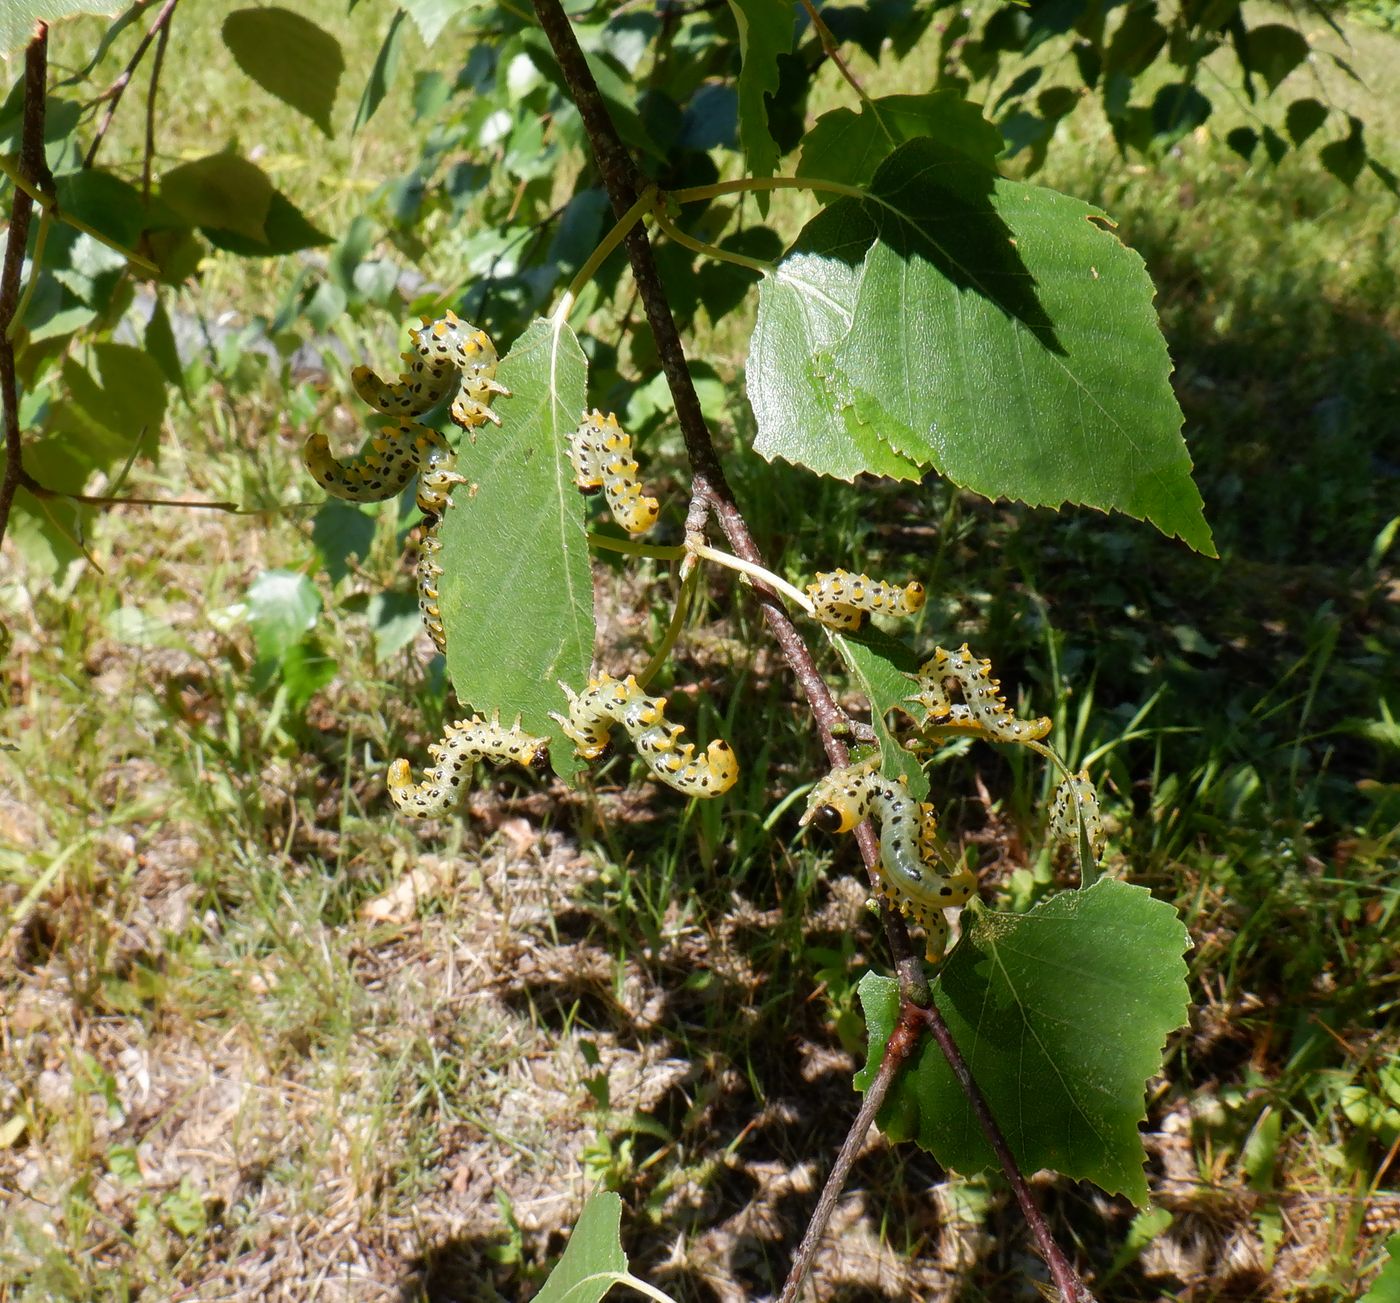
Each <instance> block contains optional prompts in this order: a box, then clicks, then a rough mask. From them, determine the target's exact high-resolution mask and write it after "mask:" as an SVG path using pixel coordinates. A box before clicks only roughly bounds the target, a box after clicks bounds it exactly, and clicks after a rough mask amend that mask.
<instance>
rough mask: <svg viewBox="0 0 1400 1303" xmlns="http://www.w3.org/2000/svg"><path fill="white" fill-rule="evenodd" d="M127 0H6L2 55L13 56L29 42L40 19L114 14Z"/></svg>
mask: <svg viewBox="0 0 1400 1303" xmlns="http://www.w3.org/2000/svg"><path fill="white" fill-rule="evenodd" d="M125 8H126V0H3V3H0V55H3V56H4V57H5V58H7V59H8V58H9V57H10V55H11V54H13V53H15V52H16V51H17V50H20V49H23V47H24V46H26V45H28V44H29V39H30V37H32V36H33V35H34V24H35V23H36V22H46V23H55V22H57V21H58V20H59V19H61V18H72V17H74V16H76V15H78V14H105V15H106V16H107V17H108V18H111V17H114V16H115V15H117V14H119V13H121V11H122V10H123V9H125Z"/></svg>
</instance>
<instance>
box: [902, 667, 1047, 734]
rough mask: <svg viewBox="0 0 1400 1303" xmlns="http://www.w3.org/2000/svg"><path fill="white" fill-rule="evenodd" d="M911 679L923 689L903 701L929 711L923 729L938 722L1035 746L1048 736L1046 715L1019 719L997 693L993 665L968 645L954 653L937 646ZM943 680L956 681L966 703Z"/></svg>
mask: <svg viewBox="0 0 1400 1303" xmlns="http://www.w3.org/2000/svg"><path fill="white" fill-rule="evenodd" d="M910 677H911V678H913V679H914V681H915V682H916V683H917V684H918V685H919V691H918V692H916V693H915V694H914V695H913V696H912V697H906V698H905V700H906V701H912V702H914V703H916V704H917V705H920V706H922V707H923V708H924V710H925V712H927V713H926V716H925V719H924V721H923V724H924V727H928V726H929V725H930V724H937V725H940V726H952V727H955V728H965V729H967V730H969V731H970V732H978V733H982V734H984V735H986V736H987V737H990V738H992V739H993V740H994V741H997V742H1035V741H1038V740H1039V739H1041V738H1043V737H1044V736H1045V735H1046V734H1047V733H1049V732H1050V727H1051V721H1050V718H1049V716H1048V715H1042V716H1041V717H1040V718H1039V719H1021V718H1019V717H1018V716H1017V715H1016V714H1015V712H1014V711H1012V710H1011V708H1010V707H1009V706H1008V705H1007V704H1006V699H1005V698H1004V697H1003V696H1001V694H1000V692H999V691H998V689H999V688H1000V687H1001V682H1000V680H998V679H994V678H992V663H991V661H989V660H978V659H977V657H975V656H974V655H973V654H972V652H971V650H970V649H969V648H968V645H967V644H966V643H963V645H962V646H961V647H960V648H958V650H957V651H955V652H950V651H946V650H945V649H944V648H942V647H935V648H934V651H933V656H932V658H931V659H929V660H927V661H925V662H924V664H923V665H921V666H920V667H919V672H918V674H916V675H911V676H910ZM945 679H954V680H956V681H957V684H958V687H959V689H960V690H961V692H962V701H960V702H955V701H953V700H952V699H951V698H950V697H949V695H948V690H947V688H946V686H945V684H944V680H945Z"/></svg>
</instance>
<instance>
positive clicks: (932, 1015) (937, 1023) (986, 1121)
mask: <svg viewBox="0 0 1400 1303" xmlns="http://www.w3.org/2000/svg"><path fill="white" fill-rule="evenodd" d="M901 1014H902V1015H907V1016H909V1017H915V1016H917V1017H918V1018H919V1019H920V1020H921V1021H922V1022H923V1024H924V1026H925V1027H927V1028H928V1030H929V1033H930V1035H932V1037H933V1039H934V1040H935V1041H937V1042H938V1048H939V1049H940V1050H942V1051H943V1057H944V1058H945V1059H947V1060H948V1066H949V1068H951V1069H952V1071H953V1075H954V1076H955V1077H956V1078H957V1079H958V1085H959V1086H960V1087H961V1088H962V1092H963V1094H964V1095H966V1096H967V1102H968V1103H969V1104H970V1105H971V1106H972V1113H973V1116H974V1117H975V1118H976V1119H977V1125H978V1126H979V1127H980V1128H981V1129H982V1134H983V1136H984V1137H986V1140H987V1143H988V1144H989V1145H990V1146H991V1147H992V1152H993V1153H994V1154H995V1155H996V1156H997V1162H999V1163H1000V1164H1001V1170H1002V1174H1003V1175H1004V1176H1005V1177H1006V1180H1007V1182H1008V1184H1009V1185H1010V1186H1011V1192H1012V1193H1013V1194H1014V1195H1015V1196H1016V1202H1017V1203H1018V1204H1019V1205H1020V1207H1021V1215H1022V1216H1023V1217H1025V1219H1026V1225H1028V1226H1029V1227H1030V1228H1031V1234H1032V1235H1033V1236H1034V1237H1035V1242H1036V1246H1037V1247H1038V1248H1039V1249H1040V1255H1041V1257H1043V1258H1044V1259H1045V1265H1046V1266H1047V1267H1049V1268H1050V1276H1051V1278H1052V1279H1053V1280H1054V1282H1055V1288H1056V1289H1058V1290H1059V1291H1060V1299H1061V1303H1095V1299H1094V1296H1093V1295H1092V1294H1091V1293H1090V1292H1089V1289H1088V1287H1087V1286H1086V1285H1085V1284H1084V1282H1083V1281H1082V1280H1080V1279H1079V1273H1078V1272H1076V1271H1075V1269H1074V1268H1073V1267H1072V1266H1071V1265H1070V1263H1069V1259H1068V1258H1066V1257H1065V1255H1064V1253H1063V1252H1061V1250H1060V1246H1059V1245H1058V1244H1056V1243H1055V1239H1054V1237H1053V1236H1052V1235H1051V1234H1050V1228H1049V1226H1047V1225H1046V1223H1045V1217H1044V1215H1043V1214H1042V1213H1041V1211H1040V1208H1039V1207H1038V1206H1037V1204H1036V1202H1035V1199H1034V1197H1033V1196H1032V1195H1031V1188H1030V1186H1029V1185H1027V1184H1026V1178H1025V1177H1024V1176H1022V1175H1021V1169H1020V1168H1019V1167H1018V1166H1017V1165H1016V1158H1015V1155H1013V1154H1012V1152H1011V1147H1010V1146H1009V1145H1008V1144H1007V1143H1006V1137H1005V1136H1003V1135H1002V1133H1001V1128H1000V1127H998V1126H997V1122H996V1119H995V1118H994V1117H993V1116H992V1110H991V1109H990V1108H989V1107H988V1105H987V1098H986V1096H985V1095H983V1094H982V1090H981V1087H979V1086H978V1084H977V1082H976V1081H975V1080H974V1079H973V1076H972V1070H971V1069H970V1068H969V1067H968V1066H967V1060H966V1059H964V1058H963V1056H962V1051H961V1050H960V1049H959V1048H958V1043H957V1041H955V1040H954V1039H953V1033H952V1032H951V1031H950V1030H949V1028H948V1024H947V1023H946V1022H944V1021H943V1015H942V1013H940V1012H939V1009H938V1006H937V1005H936V1004H930V1005H929V1006H928V1007H927V1008H923V1009H914V1008H912V1007H911V1008H908V1009H903V1010H901Z"/></svg>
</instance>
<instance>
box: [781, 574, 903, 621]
mask: <svg viewBox="0 0 1400 1303" xmlns="http://www.w3.org/2000/svg"><path fill="white" fill-rule="evenodd" d="M807 596H808V597H810V598H811V599H812V605H813V606H815V607H816V612H815V615H816V618H817V619H818V620H820V621H821V622H822V623H823V624H825V625H829V626H830V627H831V628H833V629H845V630H852V631H853V630H856V629H859V628H860V626H861V622H862V620H864V618H865V612H866V611H870V612H873V613H878V614H883V615H894V616H904V615H913V614H914V612H915V611H917V610H919V609H920V608H921V607H922V606H923V604H924V601H925V598H926V597H927V593H926V592H925V589H924V586H923V584H921V583H919V582H917V581H915V582H913V583H909V584H905V585H904V586H903V587H901V586H900V585H898V584H887V583H885V582H884V581H883V580H879V579H871V578H870V576H869V575H857V574H852V573H851V572H850V571H849V570H829V571H827V570H819V571H818V572H817V577H816V579H815V580H814V581H813V582H812V583H810V584H808V585H807Z"/></svg>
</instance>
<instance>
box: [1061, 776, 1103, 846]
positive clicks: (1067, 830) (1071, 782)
mask: <svg viewBox="0 0 1400 1303" xmlns="http://www.w3.org/2000/svg"><path fill="white" fill-rule="evenodd" d="M1076 811H1077V813H1076ZM1081 818H1082V819H1083V820H1084V832H1085V834H1086V835H1087V836H1088V839H1089V850H1090V852H1091V853H1092V855H1093V857H1094V859H1095V860H1096V861H1097V860H1098V858H1099V856H1100V855H1102V854H1103V847H1104V833H1103V816H1102V815H1101V814H1100V812H1099V794H1098V791H1097V790H1096V789H1095V787H1094V784H1093V783H1092V782H1091V781H1090V779H1089V771H1088V770H1087V769H1081V770H1080V771H1079V772H1078V773H1077V774H1071V775H1070V776H1069V777H1068V778H1063V779H1061V780H1060V784H1059V786H1058V787H1056V788H1055V797H1054V800H1053V801H1052V802H1051V805H1050V840H1051V841H1053V842H1058V843H1063V844H1065V845H1067V846H1070V847H1073V848H1074V850H1075V852H1076V853H1078V850H1079V820H1080V819H1081Z"/></svg>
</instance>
